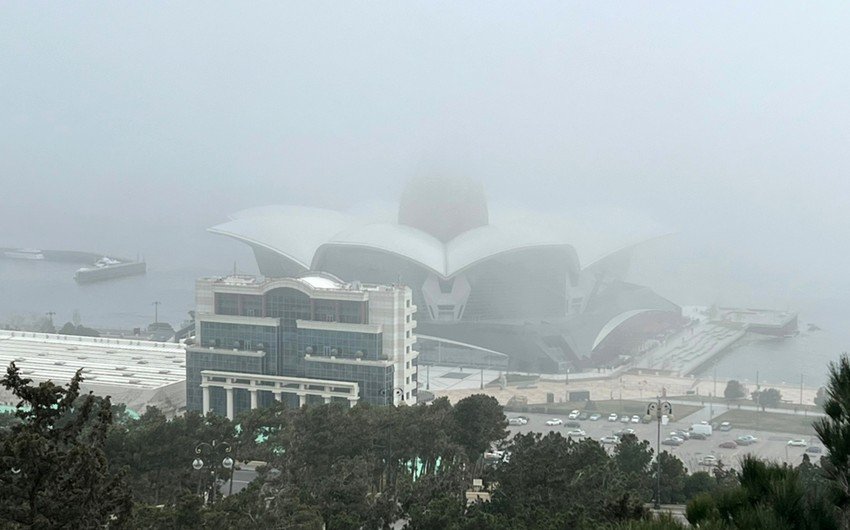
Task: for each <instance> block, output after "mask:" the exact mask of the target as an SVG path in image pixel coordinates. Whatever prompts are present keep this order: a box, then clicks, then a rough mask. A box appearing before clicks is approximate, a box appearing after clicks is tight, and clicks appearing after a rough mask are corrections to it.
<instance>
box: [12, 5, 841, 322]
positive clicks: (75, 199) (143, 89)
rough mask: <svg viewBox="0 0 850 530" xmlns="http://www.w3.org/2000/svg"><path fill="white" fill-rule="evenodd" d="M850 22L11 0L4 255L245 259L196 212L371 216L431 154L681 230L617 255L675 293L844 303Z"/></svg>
mask: <svg viewBox="0 0 850 530" xmlns="http://www.w3.org/2000/svg"><path fill="white" fill-rule="evenodd" d="M849 21H850V5H848V4H847V3H846V2H822V3H818V4H817V5H805V4H801V3H797V2H776V1H770V2H750V3H738V2H712V3H700V4H683V3H658V2H652V3H650V2H645V3H611V4H600V3H596V2H589V3H574V2H551V3H535V4H528V3H518V2H504V3H495V4H494V3H492V2H464V3H462V4H458V3H435V2H422V3H412V2H386V3H368V4H366V3H364V4H349V3H339V2H326V3H320V2H309V3H287V4H279V3H268V4H255V5H252V6H251V7H250V8H248V7H246V6H245V5H243V4H239V3H231V4H221V3H216V4H210V3H207V2H203V3H202V2H183V3H180V4H179V5H178V4H149V3H144V4H142V3H129V2H127V3H118V2H116V3H102V4H97V3H74V4H44V3H43V4H34V3H31V2H4V3H3V4H2V6H0V191H2V209H0V228H2V230H0V234H2V237H0V246H26V247H42V248H68V249H80V250H93V251H101V252H110V253H114V254H124V255H135V254H136V253H141V254H143V255H145V256H146V258H147V259H148V261H149V263H150V266H151V268H160V269H168V268H175V269H179V268H187V267H196V268H203V269H209V270H227V269H229V268H231V267H232V266H233V262H234V261H238V263H239V265H240V268H243V269H248V270H250V269H251V268H252V267H255V265H254V263H253V257H252V256H251V254H250V252H249V251H248V250H247V247H244V246H243V245H241V244H239V243H236V242H233V241H230V240H227V239H225V238H221V237H218V236H214V235H211V234H207V233H206V232H205V229H206V228H207V227H209V226H211V225H213V224H216V223H219V222H222V221H224V220H226V215H227V214H228V213H230V212H233V211H235V210H238V209H240V208H245V207H251V206H258V205H263V204H276V203H280V204H304V205H312V206H321V207H328V208H335V209H344V210H352V211H388V210H391V209H392V208H393V207H394V205H395V204H396V201H397V198H398V196H399V195H400V194H401V190H402V188H403V186H404V183H405V181H406V180H407V179H408V178H410V177H411V176H415V175H418V174H422V173H423V172H425V173H427V172H437V173H441V174H448V175H455V174H456V175H464V176H468V177H471V178H474V179H477V180H480V181H482V182H483V183H484V186H485V188H486V191H487V194H488V197H489V199H490V202H491V212H493V215H498V214H497V213H496V212H499V211H501V212H508V213H507V214H503V215H510V212H512V211H517V210H522V211H529V210H530V211H534V212H538V213H539V214H540V215H544V216H547V217H563V218H565V219H569V222H571V223H573V225H572V226H585V227H588V228H593V230H594V232H593V233H599V234H603V233H605V234H608V235H610V237H611V238H612V240H616V239H617V238H626V239H628V238H629V237H632V236H636V235H638V234H642V235H643V234H646V235H660V234H675V235H674V236H673V237H671V238H665V239H663V240H659V241H657V242H654V243H653V244H652V248H653V249H655V250H654V251H653V252H650V253H646V254H645V255H644V256H643V260H642V261H641V262H640V263H639V264H637V265H636V267H635V270H634V271H633V273H634V275H635V278H636V279H638V280H641V281H645V282H647V283H648V284H650V285H651V286H652V287H653V288H654V289H656V290H658V292H660V293H663V294H665V295H667V296H670V297H673V298H674V299H675V300H676V301H677V302H678V303H703V304H710V303H713V302H717V301H721V302H725V303H742V304H753V305H755V304H774V305H781V306H783V307H784V306H786V305H791V304H796V303H802V302H800V300H807V299H812V298H814V299H835V300H843V299H844V298H843V297H847V296H848V293H850V282H848V275H847V269H848V265H850V260H848V254H847V252H848V251H847V248H846V245H845V244H844V243H845V242H846V241H847V235H848V232H850V216H848V215H847V214H846V198H847V196H848V192H850V183H848V179H847V178H846V176H847V174H848V169H850V152H849V151H848V149H847V145H848V140H850V100H848V98H847V94H848V93H850V69H848V68H847V65H848V64H850V33H848V32H847V31H846V27H847V23H848V22H849ZM579 237H581V238H583V239H588V235H587V233H585V234H583V235H577V238H579ZM599 237H600V238H601V237H603V236H602V235H600V236H599ZM606 237H607V236H606ZM579 250H580V257H581V258H582V260H583V261H586V258H585V256H584V255H582V254H581V249H579Z"/></svg>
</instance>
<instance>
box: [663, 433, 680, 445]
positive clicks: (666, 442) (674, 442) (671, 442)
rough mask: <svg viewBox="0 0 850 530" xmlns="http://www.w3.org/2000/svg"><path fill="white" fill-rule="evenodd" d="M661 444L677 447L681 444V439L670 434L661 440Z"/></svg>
mask: <svg viewBox="0 0 850 530" xmlns="http://www.w3.org/2000/svg"><path fill="white" fill-rule="evenodd" d="M661 445H672V446H674V447H678V446H680V445H682V439H681V438H679V437H674V436H671V437H670V438H664V439H663V440H661Z"/></svg>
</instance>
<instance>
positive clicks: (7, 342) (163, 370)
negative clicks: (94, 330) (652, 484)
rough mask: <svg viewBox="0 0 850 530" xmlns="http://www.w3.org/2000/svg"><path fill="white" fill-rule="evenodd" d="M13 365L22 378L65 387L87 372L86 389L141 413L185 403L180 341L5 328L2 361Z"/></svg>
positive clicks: (1, 332) (1, 341)
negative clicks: (80, 335)
mask: <svg viewBox="0 0 850 530" xmlns="http://www.w3.org/2000/svg"><path fill="white" fill-rule="evenodd" d="M13 361H14V362H15V364H16V365H17V366H18V368H20V369H21V375H22V376H24V377H27V378H30V379H32V380H34V381H36V382H40V381H48V380H50V381H53V382H54V383H56V384H59V385H64V384H66V383H68V381H69V380H70V379H71V378H72V377H73V376H74V374H75V373H76V371H77V370H78V369H82V370H83V377H84V381H83V388H84V389H86V390H91V391H93V392H94V393H95V394H98V395H103V396H105V395H109V396H111V397H112V400H113V402H115V403H125V404H126V405H127V406H128V407H130V408H134V409H137V410H143V409H144V407H145V406H146V405H156V406H159V407H160V408H163V409H164V410H165V411H168V412H173V411H176V410H178V409H179V408H181V407H182V406H183V403H184V399H185V379H186V351H185V349H184V348H183V347H182V346H180V345H178V344H174V343H165V342H151V341H139V340H125V339H113V338H99V337H79V336H74V335H57V334H53V333H49V334H48V333H32V332H24V331H9V330H0V363H2V365H4V366H8V365H9V363H11V362H13ZM2 396H3V398H2V401H5V402H7V403H11V402H13V401H14V399H15V398H14V397H12V396H11V395H9V394H6V393H3V394H2Z"/></svg>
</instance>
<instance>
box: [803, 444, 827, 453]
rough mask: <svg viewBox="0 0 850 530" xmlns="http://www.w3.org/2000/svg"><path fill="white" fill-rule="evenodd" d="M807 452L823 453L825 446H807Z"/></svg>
mask: <svg viewBox="0 0 850 530" xmlns="http://www.w3.org/2000/svg"><path fill="white" fill-rule="evenodd" d="M806 452H807V453H812V454H816V455H819V454H821V453H823V448H822V447H820V446H819V445H813V446H811V447H806Z"/></svg>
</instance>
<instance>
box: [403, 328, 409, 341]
mask: <svg viewBox="0 0 850 530" xmlns="http://www.w3.org/2000/svg"><path fill="white" fill-rule="evenodd" d="M404 335H405V336H406V337H407V338H408V339H409V338H410V330H407V331H405V332H404Z"/></svg>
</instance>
